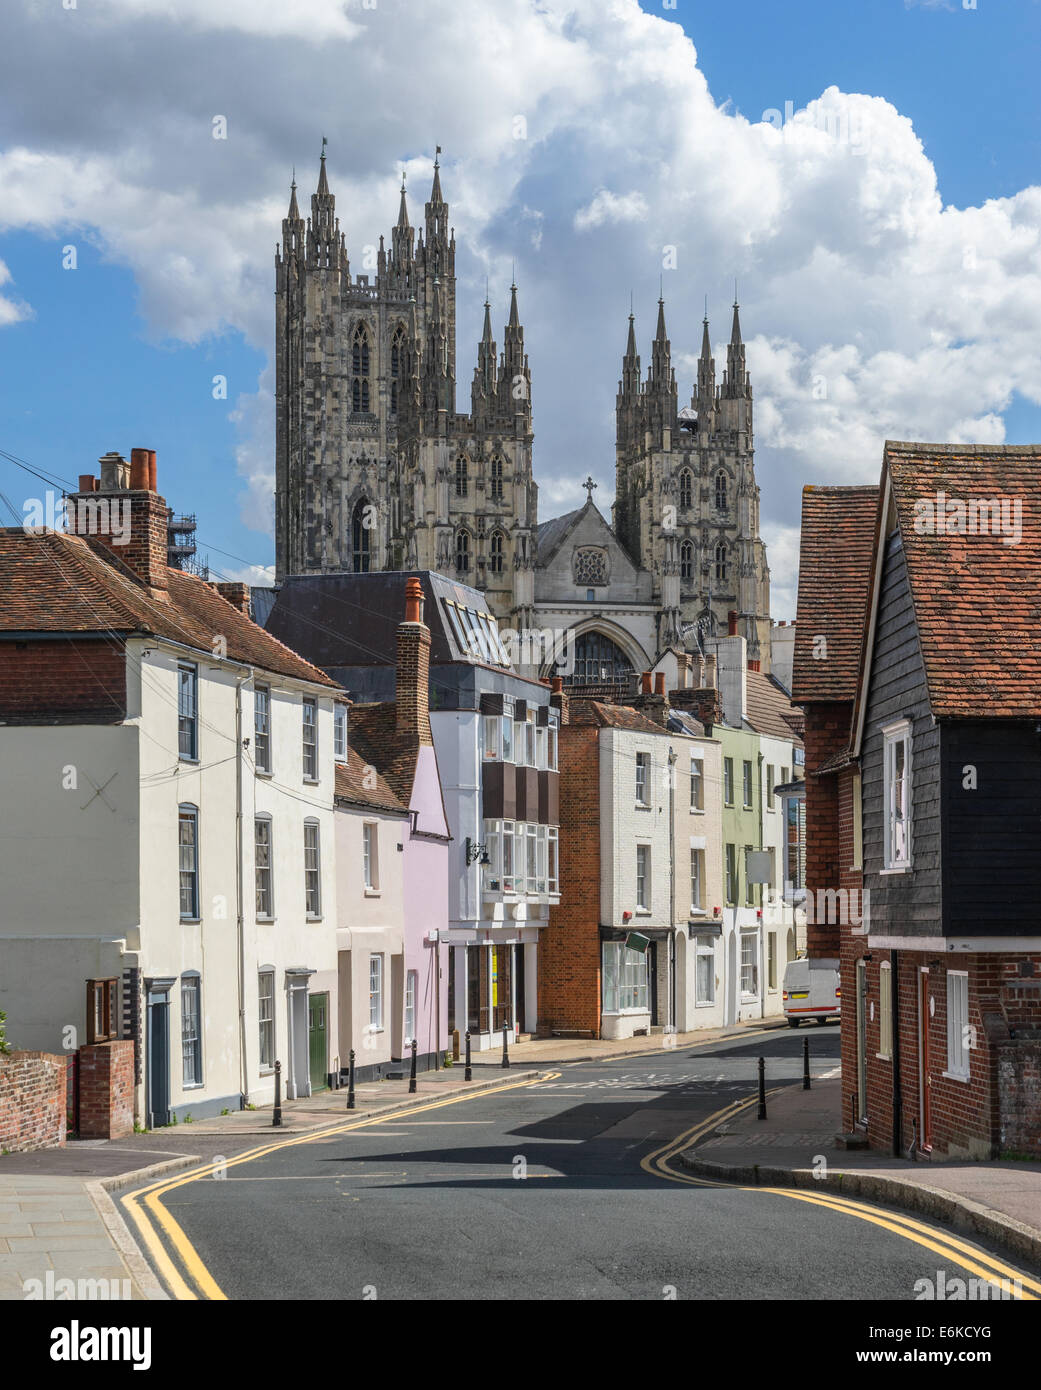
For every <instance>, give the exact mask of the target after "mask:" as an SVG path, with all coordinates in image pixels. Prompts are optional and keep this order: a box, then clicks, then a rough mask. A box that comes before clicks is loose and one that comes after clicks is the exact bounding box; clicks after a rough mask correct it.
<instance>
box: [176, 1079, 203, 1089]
mask: <svg viewBox="0 0 1041 1390" xmlns="http://www.w3.org/2000/svg"><path fill="white" fill-rule="evenodd" d="M205 1089H206V1082H205V1081H185V1082H183V1083H182V1084H181V1090H182V1091H205Z"/></svg>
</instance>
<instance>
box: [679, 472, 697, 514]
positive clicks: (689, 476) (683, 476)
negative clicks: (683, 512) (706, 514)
mask: <svg viewBox="0 0 1041 1390" xmlns="http://www.w3.org/2000/svg"><path fill="white" fill-rule="evenodd" d="M693 505H694V474H693V473H692V472H691V471H690V469H689V468H684V469H683V471H682V472H681V473H680V506H681V507H692V506H693Z"/></svg>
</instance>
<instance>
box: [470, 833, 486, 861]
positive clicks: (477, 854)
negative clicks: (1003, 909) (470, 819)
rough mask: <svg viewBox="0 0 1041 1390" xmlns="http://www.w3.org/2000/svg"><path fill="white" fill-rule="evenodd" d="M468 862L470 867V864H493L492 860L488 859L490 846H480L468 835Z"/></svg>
mask: <svg viewBox="0 0 1041 1390" xmlns="http://www.w3.org/2000/svg"><path fill="white" fill-rule="evenodd" d="M466 862H467V864H468V865H469V864H490V863H491V860H490V859H489V858H488V846H487V845H482V844H478V842H477V841H476V840H471V839H470V836H469V835H467V837H466Z"/></svg>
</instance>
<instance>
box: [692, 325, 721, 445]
mask: <svg viewBox="0 0 1041 1390" xmlns="http://www.w3.org/2000/svg"><path fill="white" fill-rule="evenodd" d="M701 323H702V327H701V356H700V357H699V358H698V382H697V387H696V390H695V393H694V399H693V402H692V404H693V406H694V408H695V410H697V412H698V419H699V421H701V420H706V419H707V418H708V417H710V416H711V414H712V412H713V411H714V410H715V406H716V363H715V359H714V358H713V356H712V343H711V340H710V338H709V334H708V308H707V306H706V310H705V317H704V318H703V319H702V321H701ZM703 428H704V427H703V426H699V429H702V430H703Z"/></svg>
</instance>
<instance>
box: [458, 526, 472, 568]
mask: <svg viewBox="0 0 1041 1390" xmlns="http://www.w3.org/2000/svg"><path fill="white" fill-rule="evenodd" d="M455 567H456V569H457V570H458V571H459V573H460V574H467V573H468V572H469V569H470V532H469V531H462V530H461V531H459V532H457V533H456V538H455Z"/></svg>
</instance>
